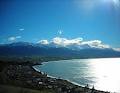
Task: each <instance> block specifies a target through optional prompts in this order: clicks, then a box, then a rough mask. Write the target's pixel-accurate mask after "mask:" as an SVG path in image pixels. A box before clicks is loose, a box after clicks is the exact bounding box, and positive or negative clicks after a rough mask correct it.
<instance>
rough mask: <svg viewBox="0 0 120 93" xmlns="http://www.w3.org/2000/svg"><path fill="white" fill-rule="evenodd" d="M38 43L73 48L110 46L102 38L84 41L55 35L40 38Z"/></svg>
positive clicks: (102, 47)
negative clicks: (50, 38) (49, 38)
mask: <svg viewBox="0 0 120 93" xmlns="http://www.w3.org/2000/svg"><path fill="white" fill-rule="evenodd" d="M38 44H42V45H48V46H51V45H52V47H53V46H54V47H66V48H71V49H84V48H101V49H104V48H110V46H109V45H107V44H104V43H102V41H101V40H90V41H84V40H83V38H74V39H67V38H61V37H55V38H53V39H52V40H50V41H48V40H40V41H39V42H38Z"/></svg>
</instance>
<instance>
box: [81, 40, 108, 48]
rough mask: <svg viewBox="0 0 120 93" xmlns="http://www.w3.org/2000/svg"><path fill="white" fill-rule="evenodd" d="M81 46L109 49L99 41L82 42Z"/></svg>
mask: <svg viewBox="0 0 120 93" xmlns="http://www.w3.org/2000/svg"><path fill="white" fill-rule="evenodd" d="M81 44H82V45H84V44H87V45H89V46H91V47H95V48H110V46H109V45H107V44H103V43H102V41H100V40H91V41H84V42H82V43H81Z"/></svg>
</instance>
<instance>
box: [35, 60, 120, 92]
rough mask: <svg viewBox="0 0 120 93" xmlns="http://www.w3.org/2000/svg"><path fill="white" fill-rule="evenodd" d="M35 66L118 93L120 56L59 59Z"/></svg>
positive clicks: (54, 74)
mask: <svg viewBox="0 0 120 93" xmlns="http://www.w3.org/2000/svg"><path fill="white" fill-rule="evenodd" d="M35 68H36V69H39V70H40V71H44V72H47V73H48V74H49V75H51V76H54V77H61V78H63V79H68V80H70V81H73V82H75V83H78V84H80V85H84V86H85V85H86V84H89V86H90V87H92V86H93V85H94V86H95V88H96V89H99V90H104V91H111V92H119V93H120V74H119V71H120V58H100V59H73V60H60V61H55V62H48V63H44V65H41V66H36V67H35Z"/></svg>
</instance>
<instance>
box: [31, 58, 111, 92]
mask: <svg viewBox="0 0 120 93" xmlns="http://www.w3.org/2000/svg"><path fill="white" fill-rule="evenodd" d="M73 60H76V59H73ZM65 61H66V60H65ZM48 62H49V61H48ZM48 62H42V63H41V64H40V65H44V64H46V63H48ZM52 62H53V61H52ZM54 62H56V61H54ZM35 66H36V65H35ZM33 69H36V71H37V72H41V71H40V70H38V69H37V68H34V67H33ZM41 73H44V72H41ZM46 75H47V77H50V78H53V79H61V80H66V81H67V82H70V83H72V84H73V85H75V86H78V87H81V88H87V89H88V90H92V88H93V87H94V85H93V87H89V85H88V84H87V85H86V86H84V85H80V84H78V83H76V82H73V81H70V80H69V79H63V78H61V77H60V78H59V77H54V76H51V75H48V74H47V73H46ZM94 90H95V91H96V92H95V93H112V92H108V91H103V90H97V89H94Z"/></svg>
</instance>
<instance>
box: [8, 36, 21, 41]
mask: <svg viewBox="0 0 120 93" xmlns="http://www.w3.org/2000/svg"><path fill="white" fill-rule="evenodd" d="M20 38H21V36H12V37H9V38H8V41H15V40H16V39H20Z"/></svg>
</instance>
